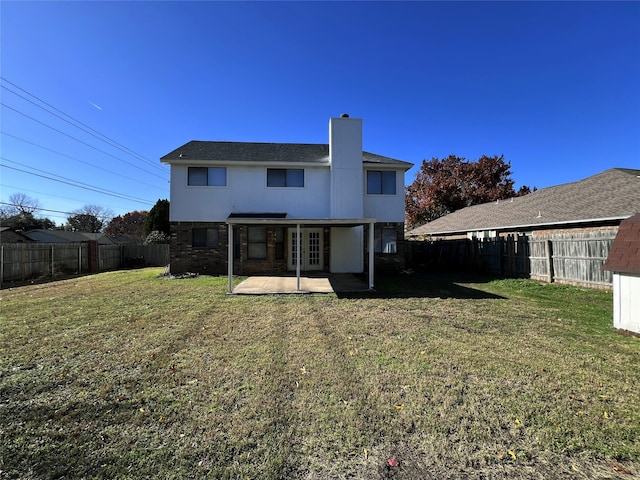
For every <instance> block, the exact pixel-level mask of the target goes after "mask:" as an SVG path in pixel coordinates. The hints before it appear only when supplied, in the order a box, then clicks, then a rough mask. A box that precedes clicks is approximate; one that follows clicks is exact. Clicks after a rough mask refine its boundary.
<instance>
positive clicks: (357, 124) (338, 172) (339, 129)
mask: <svg viewBox="0 0 640 480" xmlns="http://www.w3.org/2000/svg"><path fill="white" fill-rule="evenodd" d="M329 161H330V162H331V217H332V218H362V215H363V212H364V194H363V188H364V172H363V168H362V119H361V118H349V115H347V114H346V113H343V114H342V115H341V116H340V118H331V119H330V120H329Z"/></svg>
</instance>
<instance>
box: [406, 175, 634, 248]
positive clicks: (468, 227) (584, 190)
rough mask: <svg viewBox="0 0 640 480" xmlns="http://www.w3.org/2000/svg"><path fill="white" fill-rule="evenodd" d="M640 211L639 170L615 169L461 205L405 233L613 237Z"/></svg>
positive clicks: (411, 235) (426, 235)
mask: <svg viewBox="0 0 640 480" xmlns="http://www.w3.org/2000/svg"><path fill="white" fill-rule="evenodd" d="M637 212H640V170H631V169H625V168H612V169H609V170H605V171H604V172H601V173H598V174H597V175H593V176H591V177H588V178H586V179H584V180H580V181H577V182H573V183H567V184H563V185H557V186H554V187H548V188H542V189H540V190H536V191H535V192H532V193H529V194H528V195H524V196H522V197H515V198H511V199H508V200H500V201H497V202H491V203H484V204H481V205H474V206H471V207H467V208H463V209H461V210H458V211H456V212H453V213H451V214H449V215H445V216H444V217H441V218H438V219H436V220H434V221H433V222H429V223H427V224H425V225H422V226H420V227H417V228H414V229H412V230H411V231H409V232H407V236H408V237H409V238H414V239H420V238H423V239H424V238H456V237H457V238H460V237H466V238H474V237H475V238H495V237H498V236H502V235H506V234H513V233H521V234H528V235H532V236H536V235H548V234H550V233H564V232H570V231H576V230H582V231H584V230H590V231H595V230H598V231H603V232H608V233H607V234H610V235H612V236H613V235H615V233H616V232H617V228H618V225H619V224H620V222H621V221H622V220H624V219H626V218H628V217H630V216H632V215H634V214H635V213H637Z"/></svg>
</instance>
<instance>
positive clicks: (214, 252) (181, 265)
mask: <svg viewBox="0 0 640 480" xmlns="http://www.w3.org/2000/svg"><path fill="white" fill-rule="evenodd" d="M376 226H377V227H383V228H394V229H395V230H396V239H397V240H396V242H397V243H396V253H395V254H388V253H376V254H375V267H376V270H378V271H380V272H399V271H401V270H403V269H404V268H405V256H406V253H407V245H406V242H405V240H404V223H377V224H376ZM193 228H217V229H218V238H219V245H218V246H217V247H193V239H192V230H193ZM276 228H283V227H267V256H266V258H265V259H249V258H248V227H247V226H245V225H238V226H237V227H236V229H235V232H234V244H235V246H234V256H235V259H234V265H233V272H234V274H236V275H258V274H283V273H287V272H288V269H287V258H288V249H289V248H290V242H289V239H288V237H287V234H288V230H287V228H284V235H285V242H284V258H282V259H276V258H275V257H276V251H275V235H276ZM364 235H365V236H364V245H365V252H364V264H365V271H366V270H367V269H368V259H369V255H368V252H367V249H368V238H369V237H368V235H369V234H368V226H365V228H364ZM323 237H324V238H323V241H324V252H323V254H324V270H325V271H326V272H328V271H329V266H330V261H329V260H330V252H331V245H330V241H331V235H330V232H329V229H328V228H325V229H324V233H323ZM227 240H228V226H227V225H226V224H225V223H206V222H172V223H171V242H170V265H171V273H173V274H179V273H185V272H192V273H199V274H202V275H226V274H227V251H228V247H227Z"/></svg>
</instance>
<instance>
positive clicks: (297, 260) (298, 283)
mask: <svg viewBox="0 0 640 480" xmlns="http://www.w3.org/2000/svg"><path fill="white" fill-rule="evenodd" d="M300 240H301V239H300V224H299V223H297V224H296V290H297V291H298V292H299V291H300V251H301V247H300V244H301V243H302V242H301V241H300Z"/></svg>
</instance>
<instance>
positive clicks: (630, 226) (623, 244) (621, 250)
mask: <svg viewBox="0 0 640 480" xmlns="http://www.w3.org/2000/svg"><path fill="white" fill-rule="evenodd" d="M602 268H603V269H604V270H609V271H611V272H613V326H614V327H615V328H619V329H621V330H628V331H631V332H635V333H640V296H638V293H639V292H640V214H637V215H634V216H633V217H631V218H628V219H626V220H624V221H623V222H622V223H621V224H620V228H619V230H618V234H617V235H616V238H615V240H614V241H613V245H612V246H611V251H610V252H609V256H608V257H607V261H606V262H605V264H604V266H603V267H602Z"/></svg>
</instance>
